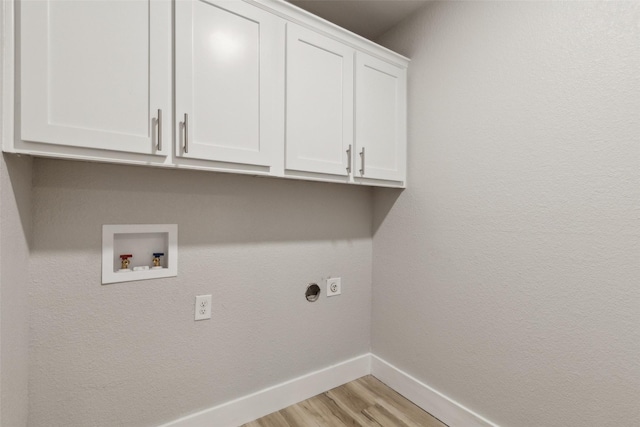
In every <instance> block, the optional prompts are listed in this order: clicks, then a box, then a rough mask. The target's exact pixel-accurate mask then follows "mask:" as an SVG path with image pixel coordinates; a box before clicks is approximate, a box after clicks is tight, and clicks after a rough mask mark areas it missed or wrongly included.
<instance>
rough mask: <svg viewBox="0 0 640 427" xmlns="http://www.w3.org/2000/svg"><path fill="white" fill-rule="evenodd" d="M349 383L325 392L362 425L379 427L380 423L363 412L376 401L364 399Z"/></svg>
mask: <svg viewBox="0 0 640 427" xmlns="http://www.w3.org/2000/svg"><path fill="white" fill-rule="evenodd" d="M349 385H350V383H347V384H345V385H343V386H340V387H337V388H334V389H333V390H329V391H328V392H326V393H325V394H326V395H327V397H329V398H330V399H331V400H333V401H334V402H335V403H336V405H337V406H338V407H339V408H341V409H342V410H343V411H345V412H346V413H347V414H349V415H350V416H351V417H352V418H353V419H354V420H356V421H357V422H358V423H359V424H360V425H361V426H367V427H379V426H380V424H378V423H377V422H375V421H374V420H371V419H369V418H367V416H366V415H364V414H363V411H364V410H365V409H367V408H368V407H369V406H371V405H372V404H373V403H374V402H368V401H366V400H364V399H363V398H362V397H361V396H359V395H358V394H357V393H355V392H354V390H352V389H351V387H349Z"/></svg>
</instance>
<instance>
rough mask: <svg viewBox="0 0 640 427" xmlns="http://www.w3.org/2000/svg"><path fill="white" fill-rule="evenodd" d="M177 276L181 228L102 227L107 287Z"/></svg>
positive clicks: (156, 225)
mask: <svg viewBox="0 0 640 427" xmlns="http://www.w3.org/2000/svg"><path fill="white" fill-rule="evenodd" d="M177 275H178V225H177V224H115V225H111V224H105V225H103V226H102V284H103V285H106V284H108V283H118V282H130V281H133V280H146V279H159V278H162V277H173V276H177Z"/></svg>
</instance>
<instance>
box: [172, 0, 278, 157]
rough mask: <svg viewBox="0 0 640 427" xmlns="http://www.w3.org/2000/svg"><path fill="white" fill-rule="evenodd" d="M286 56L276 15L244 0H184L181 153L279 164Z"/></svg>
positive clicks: (179, 39) (179, 49)
mask: <svg viewBox="0 0 640 427" xmlns="http://www.w3.org/2000/svg"><path fill="white" fill-rule="evenodd" d="M283 56H284V22H283V21H281V20H280V19H279V18H278V17H276V16H275V15H272V14H270V13H268V12H266V11H264V10H262V9H259V8H257V7H255V6H252V5H250V4H248V3H245V2H243V1H238V0H208V1H204V0H188V1H187V0H185V1H177V2H176V115H177V117H176V120H177V121H178V126H177V129H176V131H177V133H176V140H177V141H179V144H178V146H177V147H176V155H177V156H180V157H183V158H192V159H205V160H215V161H221V162H231V163H239V164H247V165H259V166H273V164H274V160H275V156H276V155H277V152H276V150H277V148H278V146H280V147H281V146H282V136H281V135H282V131H281V130H280V132H279V131H278V129H282V128H283V127H284V124H283V112H282V111H278V110H282V108H283V107H282V104H283V99H284V59H283ZM280 59H281V60H280ZM280 162H282V160H280Z"/></svg>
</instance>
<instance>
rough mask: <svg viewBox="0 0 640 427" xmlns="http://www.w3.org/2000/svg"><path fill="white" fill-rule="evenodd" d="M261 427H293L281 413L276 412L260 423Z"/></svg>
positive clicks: (263, 418)
mask: <svg viewBox="0 0 640 427" xmlns="http://www.w3.org/2000/svg"><path fill="white" fill-rule="evenodd" d="M258 424H259V425H260V427H291V426H290V425H289V423H288V422H287V420H285V419H284V417H283V416H282V414H281V413H280V412H274V413H273V414H269V415H267V416H266V417H262V418H260V420H259V421H258Z"/></svg>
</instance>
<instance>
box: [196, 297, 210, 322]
mask: <svg viewBox="0 0 640 427" xmlns="http://www.w3.org/2000/svg"><path fill="white" fill-rule="evenodd" d="M195 319H196V320H205V319H211V295H198V296H196V313H195Z"/></svg>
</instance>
